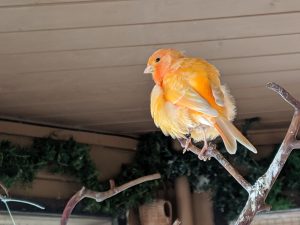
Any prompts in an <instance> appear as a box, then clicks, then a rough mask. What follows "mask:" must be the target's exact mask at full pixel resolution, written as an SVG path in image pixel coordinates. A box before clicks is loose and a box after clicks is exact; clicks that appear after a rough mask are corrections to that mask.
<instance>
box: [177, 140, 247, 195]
mask: <svg viewBox="0 0 300 225" xmlns="http://www.w3.org/2000/svg"><path fill="white" fill-rule="evenodd" d="M181 142H182V143H183V144H185V143H184V141H183V140H181ZM187 150H188V151H191V152H193V153H194V154H196V155H197V156H199V155H200V152H201V150H200V149H199V148H197V147H196V146H195V145H193V144H191V143H190V144H189V145H188V147H187ZM205 157H206V158H215V159H216V160H217V161H218V162H219V163H220V164H221V165H222V166H223V167H224V168H225V169H226V170H227V171H228V172H229V173H230V175H231V176H233V177H234V179H235V180H236V181H237V182H238V183H239V184H240V185H241V186H242V187H243V188H244V189H245V190H246V191H247V192H248V193H250V191H251V184H250V183H249V182H248V181H247V180H246V179H245V178H244V177H243V176H242V175H241V174H240V173H239V172H238V171H237V170H236V169H235V168H234V167H233V166H232V165H231V164H230V163H229V162H228V161H227V159H226V158H225V157H224V156H223V155H222V154H221V153H220V152H219V151H218V150H217V149H216V146H215V145H209V146H208V149H207V151H206V152H205Z"/></svg>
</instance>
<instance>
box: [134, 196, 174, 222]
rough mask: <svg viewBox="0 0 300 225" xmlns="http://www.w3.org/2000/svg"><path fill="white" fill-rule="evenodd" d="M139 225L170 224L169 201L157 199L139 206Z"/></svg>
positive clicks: (170, 206)
mask: <svg viewBox="0 0 300 225" xmlns="http://www.w3.org/2000/svg"><path fill="white" fill-rule="evenodd" d="M139 214H140V221H141V225H171V224H172V205H171V203H170V202H169V201H166V200H162V199H157V200H155V201H153V202H151V203H147V204H144V205H141V206H140V207H139Z"/></svg>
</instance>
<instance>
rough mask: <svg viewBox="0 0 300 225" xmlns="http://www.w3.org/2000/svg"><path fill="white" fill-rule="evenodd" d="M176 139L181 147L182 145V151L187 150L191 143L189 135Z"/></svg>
mask: <svg viewBox="0 0 300 225" xmlns="http://www.w3.org/2000/svg"><path fill="white" fill-rule="evenodd" d="M178 141H179V143H180V145H181V147H183V151H182V153H183V154H184V153H186V152H187V151H188V150H189V146H190V144H191V141H192V139H191V138H190V137H189V138H187V139H183V138H179V139H178Z"/></svg>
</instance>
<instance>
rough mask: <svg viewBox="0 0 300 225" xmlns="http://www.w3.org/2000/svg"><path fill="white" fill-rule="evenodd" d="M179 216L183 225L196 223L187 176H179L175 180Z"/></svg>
mask: <svg viewBox="0 0 300 225" xmlns="http://www.w3.org/2000/svg"><path fill="white" fill-rule="evenodd" d="M175 191H176V202H177V212H178V218H179V220H180V221H181V224H183V225H194V221H193V209H192V198H191V191H190V185H189V182H188V179H187V177H186V176H182V177H178V178H177V179H176V181H175Z"/></svg>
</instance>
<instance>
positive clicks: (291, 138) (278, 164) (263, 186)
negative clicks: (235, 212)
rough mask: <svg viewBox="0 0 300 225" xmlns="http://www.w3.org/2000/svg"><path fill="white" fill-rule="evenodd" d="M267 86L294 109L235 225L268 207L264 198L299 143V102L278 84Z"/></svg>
mask: <svg viewBox="0 0 300 225" xmlns="http://www.w3.org/2000/svg"><path fill="white" fill-rule="evenodd" d="M267 87H268V88H270V89H271V90H273V91H275V92H277V93H278V94H279V95H280V96H281V97H282V98H283V99H284V100H285V101H286V102H288V103H289V104H290V105H292V106H293V107H294V109H295V113H294V116H293V118H292V121H291V124H290V127H289V129H288V131H287V133H286V135H285V138H284V140H283V142H282V144H281V146H280V148H279V150H278V152H277V154H276V156H275V157H274V159H273V161H272V163H271V165H270V167H269V168H268V170H267V172H266V173H265V174H264V175H262V176H261V177H260V178H258V180H257V181H256V182H255V184H254V185H253V186H252V190H251V193H250V195H249V198H248V201H247V203H246V205H245V207H244V209H243V211H242V213H241V214H240V215H239V217H238V219H237V221H236V223H235V225H248V224H250V223H251V222H252V220H253V218H254V216H255V215H256V213H257V212H260V211H264V210H266V209H268V208H270V207H268V206H267V205H266V203H265V200H266V198H267V196H268V194H269V192H270V190H271V188H272V186H273V184H274V183H275V181H276V179H277V177H278V176H279V174H280V172H281V170H282V168H283V166H284V164H285V163H286V161H287V159H288V157H289V156H290V154H291V152H292V150H293V149H295V148H299V147H300V143H299V141H298V140H297V139H296V136H297V133H298V130H299V126H300V113H299V110H300V102H299V101H298V100H296V99H295V98H294V97H293V96H292V95H291V94H290V93H288V92H287V91H286V90H285V89H284V88H282V87H280V86H279V85H278V84H275V83H268V84H267Z"/></svg>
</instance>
